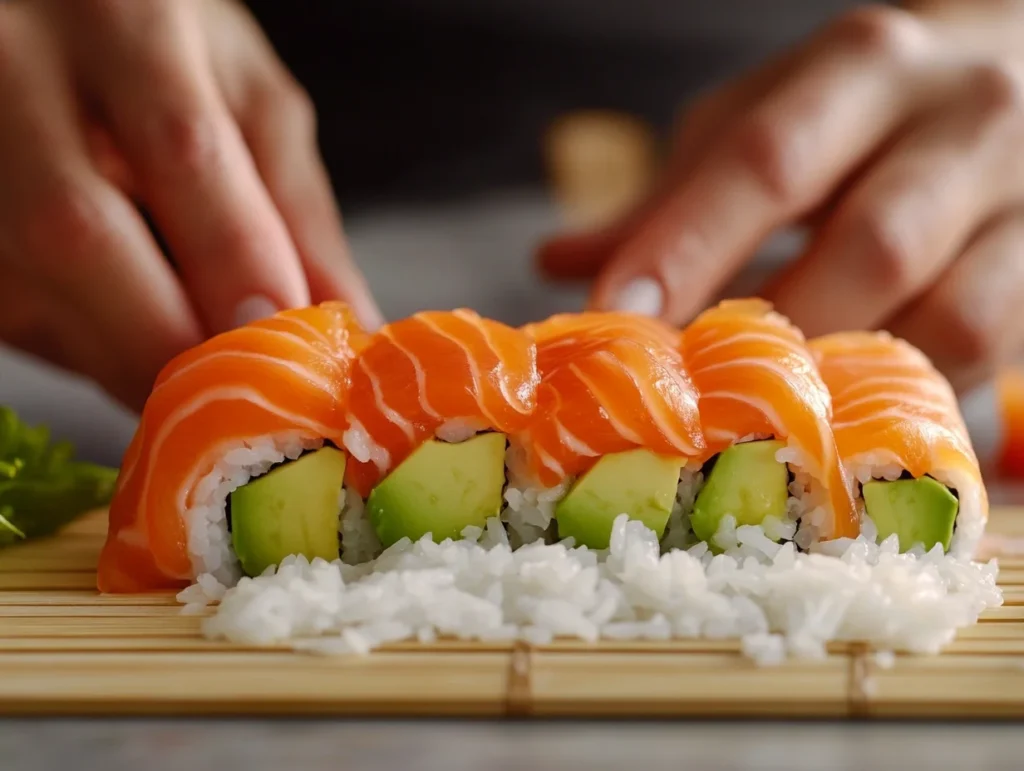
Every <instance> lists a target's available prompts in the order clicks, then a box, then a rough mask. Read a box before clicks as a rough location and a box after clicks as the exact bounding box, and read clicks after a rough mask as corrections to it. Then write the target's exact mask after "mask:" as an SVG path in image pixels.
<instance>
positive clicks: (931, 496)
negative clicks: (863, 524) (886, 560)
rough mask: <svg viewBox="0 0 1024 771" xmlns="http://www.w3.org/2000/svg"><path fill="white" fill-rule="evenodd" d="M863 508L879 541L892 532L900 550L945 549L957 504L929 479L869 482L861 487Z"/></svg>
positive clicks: (943, 487) (940, 484)
mask: <svg viewBox="0 0 1024 771" xmlns="http://www.w3.org/2000/svg"><path fill="white" fill-rule="evenodd" d="M863 490H864V508H865V509H867V513H868V516H869V517H871V519H872V521H873V522H874V523H875V526H876V527H877V528H878V540H879V542H881V541H883V540H885V539H886V538H888V537H889V536H890V535H892V534H893V533H896V535H897V536H898V537H899V539H900V551H907V550H908V549H910V548H911V547H913V546H914V544H918V543H920V544H924V547H925V549H931V548H932V547H933V546H935V544H937V543H941V544H942V549H943V551H946V550H948V549H949V542H950V539H952V537H953V523H954V522H956V514H957V510H958V509H959V508H960V502H959V501H958V500H957V498H956V496H955V495H953V493H951V492H950V491H949V488H947V487H946V486H945V485H944V484H942V483H941V482H938V481H936V480H934V479H932V478H931V477H922V478H921V479H897V480H895V481H892V482H883V481H873V482H867V483H865V484H864V488H863Z"/></svg>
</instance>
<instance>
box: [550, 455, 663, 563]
mask: <svg viewBox="0 0 1024 771" xmlns="http://www.w3.org/2000/svg"><path fill="white" fill-rule="evenodd" d="M682 466H683V459H682V458H669V457H664V456H661V455H655V454H654V453H652V452H650V451H649V450H629V451H628V452H619V453H615V454H612V455H605V456H604V457H603V458H601V459H600V460H599V461H598V462H597V463H595V464H594V466H593V468H591V469H590V470H589V471H588V472H587V473H586V474H584V475H583V476H581V477H580V478H579V479H578V480H577V481H576V483H575V484H574V485H573V487H572V489H571V490H570V491H569V494H568V495H566V496H565V498H563V499H562V500H561V501H560V502H559V503H558V505H557V506H556V507H555V521H556V522H557V524H558V537H559V538H568V537H569V536H572V537H573V538H574V539H575V541H576V545H577V546H587V547H589V548H591V549H607V548H608V546H609V544H610V542H611V534H612V525H613V524H614V523H615V519H616V517H618V516H620V515H621V514H626V515H627V516H629V518H630V519H637V520H640V521H641V522H643V523H644V524H645V525H647V527H649V528H651V530H653V531H654V532H655V533H656V534H657V536H658V537H659V538H661V536H662V535H663V534H664V532H665V525H667V524H668V517H669V514H671V513H672V506H673V504H674V503H675V499H676V487H677V486H678V484H679V470H680V469H681V468H682Z"/></svg>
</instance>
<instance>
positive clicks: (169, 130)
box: [148, 110, 218, 174]
mask: <svg viewBox="0 0 1024 771" xmlns="http://www.w3.org/2000/svg"><path fill="white" fill-rule="evenodd" d="M148 140H149V141H148V144H149V146H150V148H151V152H152V153H153V156H152V159H153V162H154V163H156V164H158V165H159V166H160V167H161V168H171V169H174V170H176V172H177V173H184V174H193V173H195V172H198V171H203V170H205V169H208V168H209V167H210V166H212V165H214V164H215V161H216V154H217V145H218V129H217V125H216V123H215V121H214V120H213V119H212V118H211V117H210V116H208V115H206V114H204V113H202V112H200V111H194V110H191V111H181V112H174V111H169V112H165V113H163V114H161V115H158V116H156V117H154V119H153V122H152V124H151V127H150V136H149V137H148Z"/></svg>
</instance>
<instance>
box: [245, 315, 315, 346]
mask: <svg viewBox="0 0 1024 771" xmlns="http://www.w3.org/2000/svg"><path fill="white" fill-rule="evenodd" d="M276 320H277V321H279V322H284V323H287V324H291V325H292V326H294V327H296V328H297V329H300V330H302V331H303V332H304V333H305V334H306V335H308V336H310V337H314V338H316V339H317V340H319V341H320V342H322V343H323V344H324V345H327V346H330V347H331V348H333V347H334V341H333V340H331V339H330V338H329V337H328V336H327V335H326V334H324V333H323V332H322V331H321V330H319V329H317V328H316V327H314V326H313V325H312V324H310V323H309V322H308V321H306V320H305V319H299V318H296V317H295V316H278V317H277V319H276ZM258 328H259V329H260V330H261V331H263V332H276V331H282V330H273V329H266V328H264V327H258ZM290 334H291V335H292V337H294V338H295V339H296V340H301V341H302V342H304V343H307V344H308V343H309V340H308V338H307V337H303V336H302V335H298V334H294V333H290Z"/></svg>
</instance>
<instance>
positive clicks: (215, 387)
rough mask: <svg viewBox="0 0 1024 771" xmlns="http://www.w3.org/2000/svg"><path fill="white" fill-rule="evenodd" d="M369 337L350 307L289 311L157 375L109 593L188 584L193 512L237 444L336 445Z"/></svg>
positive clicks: (119, 521)
mask: <svg viewBox="0 0 1024 771" xmlns="http://www.w3.org/2000/svg"><path fill="white" fill-rule="evenodd" d="M366 340H367V337H366V334H365V333H364V332H363V331H362V329H361V328H360V327H359V326H358V324H357V322H356V320H355V316H354V315H353V314H352V313H351V311H350V310H349V308H348V307H347V306H346V305H343V304H341V303H333V302H332V303H324V304H322V305H320V306H314V307H310V308H304V309H301V310H290V311H285V312H282V313H280V314H278V315H277V316H274V317H272V318H269V319H265V320H262V321H257V322H254V323H252V324H249V325H247V326H245V327H241V328H239V329H235V330H232V331H229V332H225V333H223V334H221V335H218V336H216V337H213V338H211V339H209V340H207V341H206V342H204V343H202V344H200V345H198V346H196V347H195V348H193V349H191V350H188V351H185V352H184V353H182V354H181V355H179V356H178V357H176V358H175V359H173V360H172V361H171V362H170V363H169V364H168V365H167V366H166V367H165V368H164V369H163V371H162V372H161V373H160V375H159V376H158V378H157V380H156V384H155V385H154V388H153V391H152V393H151V394H150V396H149V399H148V400H147V402H146V405H145V407H144V409H143V411H142V416H141V419H140V422H139V426H138V428H137V430H136V433H135V435H134V437H133V438H132V441H131V443H130V445H129V447H128V450H127V452H126V453H125V457H124V459H123V462H122V465H121V472H120V474H119V476H118V483H117V489H116V491H115V493H114V497H113V500H112V501H111V506H110V525H109V531H108V534H107V540H106V543H105V545H104V548H103V551H102V553H101V555H100V560H99V566H98V571H97V572H98V577H97V580H98V586H99V590H100V591H101V592H141V591H154V590H162V589H174V588H181V587H183V586H187V585H188V584H189V583H190V582H191V581H192V580H193V579H194V578H195V577H196V570H195V567H194V561H193V558H192V556H191V555H190V550H189V528H188V526H187V524H186V518H187V512H188V510H189V509H190V507H191V506H192V504H193V502H194V497H195V489H196V486H197V484H198V483H199V482H200V480H202V479H203V478H204V477H205V476H207V475H208V474H210V473H211V471H213V469H214V468H215V466H216V465H217V463H218V462H219V461H220V460H221V459H222V458H223V457H224V455H225V454H226V453H228V452H230V451H231V450H232V449H235V448H238V447H241V446H244V445H245V444H246V443H250V442H253V441H256V440H259V439H261V438H265V437H274V436H277V435H283V434H287V435H295V436H299V437H307V438H310V439H325V440H328V441H331V442H334V443H335V444H338V445H339V446H340V444H341V439H342V435H343V433H344V429H345V423H344V416H345V407H346V397H347V394H348V388H349V383H350V379H351V370H352V364H353V361H354V360H355V357H356V353H357V351H358V350H359V349H360V348H362V347H363V346H364V345H365V344H366Z"/></svg>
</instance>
